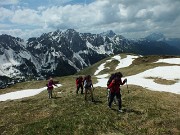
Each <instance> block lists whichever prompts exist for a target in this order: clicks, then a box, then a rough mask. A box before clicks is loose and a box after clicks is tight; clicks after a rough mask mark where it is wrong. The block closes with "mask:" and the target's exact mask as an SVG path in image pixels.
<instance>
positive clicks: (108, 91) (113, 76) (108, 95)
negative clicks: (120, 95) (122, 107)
mask: <svg viewBox="0 0 180 135" xmlns="http://www.w3.org/2000/svg"><path fill="white" fill-rule="evenodd" d="M115 77H116V73H113V74H111V76H110V77H109V79H108V81H107V98H108V103H109V100H110V89H109V88H108V86H109V84H110V83H111V81H112V80H113V79H114V78H115ZM113 101H114V104H116V97H114V100H113Z"/></svg>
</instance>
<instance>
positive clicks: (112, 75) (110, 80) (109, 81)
mask: <svg viewBox="0 0 180 135" xmlns="http://www.w3.org/2000/svg"><path fill="white" fill-rule="evenodd" d="M115 77H116V74H111V76H110V77H109V80H108V81H107V86H109V84H110V83H111V82H112V80H113V79H114V78H115Z"/></svg>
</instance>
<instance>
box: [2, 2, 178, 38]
mask: <svg viewBox="0 0 180 135" xmlns="http://www.w3.org/2000/svg"><path fill="white" fill-rule="evenodd" d="M9 2H10V1H9ZM16 2H19V1H16ZM49 2H52V3H53V1H52V0H49ZM56 2H57V1H56ZM71 2H75V1H72V0H64V1H61V3H69V4H65V5H62V4H61V5H59V6H58V5H52V6H50V7H49V6H48V7H47V6H45V5H42V6H38V7H37V8H34V9H33V8H30V7H28V8H27V7H19V8H13V9H6V8H0V10H1V11H2V12H0V20H3V21H4V23H5V21H6V22H9V23H10V24H16V28H17V26H18V25H19V28H18V29H21V26H22V25H23V29H24V28H25V25H27V27H28V29H29V28H30V27H32V30H34V28H35V29H36V30H37V29H39V30H40V29H41V28H47V29H52V30H53V29H54V30H56V29H62V30H63V29H68V28H74V29H76V30H79V31H80V32H92V33H100V32H103V31H106V30H110V29H112V30H114V31H115V32H118V33H127V32H129V33H143V32H145V33H151V32H154V31H155V32H156V31H158V32H162V33H164V34H165V35H168V36H174V37H179V34H177V33H179V32H178V31H179V29H180V28H179V27H180V26H179V25H180V19H179V18H180V14H179V13H180V8H179V7H180V1H179V0H158V1H157V0H144V1H142V0H136V1H134V0H111V1H110V0H96V1H94V2H91V3H89V4H86V5H85V4H82V3H79V4H75V3H74V4H70V3H71ZM81 2H82V1H81ZM11 3H13V1H11ZM14 3H15V1H14ZM3 21H1V22H3ZM12 28H13V27H12ZM23 31H25V30H23Z"/></svg>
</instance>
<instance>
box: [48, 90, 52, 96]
mask: <svg viewBox="0 0 180 135" xmlns="http://www.w3.org/2000/svg"><path fill="white" fill-rule="evenodd" d="M48 96H49V98H52V90H51V89H48Z"/></svg>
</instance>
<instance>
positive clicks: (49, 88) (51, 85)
mask: <svg viewBox="0 0 180 135" xmlns="http://www.w3.org/2000/svg"><path fill="white" fill-rule="evenodd" d="M53 85H55V86H57V85H56V84H55V83H54V81H53V79H52V77H50V78H49V81H48V84H47V87H48V88H47V90H48V96H49V98H52V91H53V88H54V87H53Z"/></svg>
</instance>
